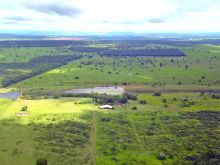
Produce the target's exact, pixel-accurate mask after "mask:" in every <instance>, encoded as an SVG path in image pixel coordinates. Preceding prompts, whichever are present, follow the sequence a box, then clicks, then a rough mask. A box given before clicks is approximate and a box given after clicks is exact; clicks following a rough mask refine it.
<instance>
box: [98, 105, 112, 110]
mask: <svg viewBox="0 0 220 165" xmlns="http://www.w3.org/2000/svg"><path fill="white" fill-rule="evenodd" d="M100 108H101V109H113V107H112V106H111V105H101V106H100Z"/></svg>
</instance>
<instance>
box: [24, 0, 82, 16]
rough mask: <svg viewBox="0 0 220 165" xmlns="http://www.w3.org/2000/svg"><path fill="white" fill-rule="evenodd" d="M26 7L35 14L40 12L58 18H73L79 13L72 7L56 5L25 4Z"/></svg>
mask: <svg viewBox="0 0 220 165" xmlns="http://www.w3.org/2000/svg"><path fill="white" fill-rule="evenodd" d="M26 7H27V8H28V9H31V10H34V11H36V12H42V13H46V14H57V15H60V16H71V17H75V16H78V15H79V14H80V13H81V11H80V10H79V9H78V8H76V7H74V6H67V5H64V4H56V3H52V4H49V3H46V4H43V3H42V4H27V5H26Z"/></svg>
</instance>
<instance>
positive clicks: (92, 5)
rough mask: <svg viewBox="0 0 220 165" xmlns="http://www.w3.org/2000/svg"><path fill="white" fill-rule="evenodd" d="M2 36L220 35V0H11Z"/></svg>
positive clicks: (2, 15) (3, 10) (3, 8)
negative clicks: (31, 33)
mask: <svg viewBox="0 0 220 165" xmlns="http://www.w3.org/2000/svg"><path fill="white" fill-rule="evenodd" d="M0 1H2V2H1V3H0V32H4V31H6V30H7V31H10V30H13V31H30V30H31V31H64V32H137V33H142V32H219V31H220V10H219V9H220V1H219V0H32V1H27V0H7V1H3V0H0Z"/></svg>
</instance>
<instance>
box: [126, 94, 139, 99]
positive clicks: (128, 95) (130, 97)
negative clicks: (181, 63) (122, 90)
mask: <svg viewBox="0 0 220 165" xmlns="http://www.w3.org/2000/svg"><path fill="white" fill-rule="evenodd" d="M125 97H126V98H127V99H128V100H137V96H135V95H132V94H128V93H127V94H125Z"/></svg>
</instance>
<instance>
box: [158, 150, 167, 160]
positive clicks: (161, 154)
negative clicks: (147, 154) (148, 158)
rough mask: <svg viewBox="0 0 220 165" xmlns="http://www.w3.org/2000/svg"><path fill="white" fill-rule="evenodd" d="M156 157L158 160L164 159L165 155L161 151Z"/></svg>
mask: <svg viewBox="0 0 220 165" xmlns="http://www.w3.org/2000/svg"><path fill="white" fill-rule="evenodd" d="M157 158H158V159H159V160H166V155H165V153H163V152H161V153H160V154H159V155H158V156H157Z"/></svg>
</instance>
